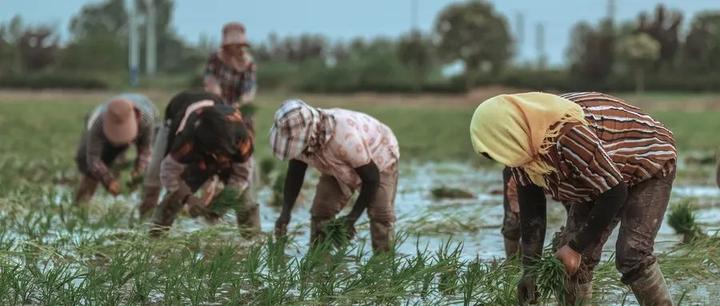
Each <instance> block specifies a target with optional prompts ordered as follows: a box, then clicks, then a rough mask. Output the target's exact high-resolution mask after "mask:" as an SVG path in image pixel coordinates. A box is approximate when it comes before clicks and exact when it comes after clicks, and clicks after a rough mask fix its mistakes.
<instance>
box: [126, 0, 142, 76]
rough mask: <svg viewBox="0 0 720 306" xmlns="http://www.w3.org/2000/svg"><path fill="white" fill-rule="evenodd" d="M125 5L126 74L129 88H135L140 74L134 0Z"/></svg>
mask: <svg viewBox="0 0 720 306" xmlns="http://www.w3.org/2000/svg"><path fill="white" fill-rule="evenodd" d="M125 2H126V3H127V8H128V9H127V16H128V40H129V41H128V72H129V74H130V86H133V87H135V86H137V84H138V77H139V73H140V69H139V68H140V67H139V66H140V44H139V41H138V39H139V38H140V37H139V36H138V18H137V9H136V7H135V0H129V1H125Z"/></svg>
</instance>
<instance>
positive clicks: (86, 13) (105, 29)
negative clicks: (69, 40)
mask: <svg viewBox="0 0 720 306" xmlns="http://www.w3.org/2000/svg"><path fill="white" fill-rule="evenodd" d="M123 2H124V0H106V1H103V2H100V3H94V4H87V5H85V6H83V7H82V9H81V10H80V13H78V14H77V15H75V17H73V18H72V19H71V20H70V33H71V34H72V37H73V40H75V41H80V40H83V39H94V38H97V37H98V36H107V35H110V36H112V37H114V38H115V39H117V40H118V41H125V40H127V28H126V27H125V24H126V22H127V14H126V12H125V5H124V3H123Z"/></svg>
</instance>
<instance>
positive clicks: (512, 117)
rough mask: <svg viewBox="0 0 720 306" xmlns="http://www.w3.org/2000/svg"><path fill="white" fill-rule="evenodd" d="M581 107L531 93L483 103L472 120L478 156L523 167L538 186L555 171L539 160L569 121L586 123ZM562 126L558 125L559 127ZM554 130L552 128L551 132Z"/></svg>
mask: <svg viewBox="0 0 720 306" xmlns="http://www.w3.org/2000/svg"><path fill="white" fill-rule="evenodd" d="M584 115H585V114H584V112H583V110H582V108H581V107H580V106H579V105H577V104H576V103H574V102H572V101H570V100H567V99H565V98H562V97H560V96H557V95H552V94H546V93H540V92H529V93H522V94H509V95H499V96H495V97H492V98H490V99H488V100H486V101H485V102H483V103H482V104H480V105H479V106H478V107H477V109H475V113H474V114H473V117H472V121H470V139H471V140H472V144H473V148H474V149H475V152H476V153H478V154H481V153H487V154H488V155H490V157H491V158H492V159H494V160H496V161H498V162H500V163H502V164H504V165H506V166H509V167H520V168H522V169H523V170H525V172H526V173H527V174H528V175H529V177H530V179H531V180H532V181H533V183H535V184H536V185H538V186H542V187H545V185H546V184H545V180H544V178H543V175H546V174H548V173H550V172H553V171H555V169H554V168H553V167H552V166H551V165H548V164H547V163H545V162H543V161H542V160H540V158H539V156H540V155H541V154H545V153H547V151H548V149H549V148H550V147H551V146H552V145H553V143H550V142H548V139H549V138H554V137H557V136H558V133H559V132H560V129H561V128H562V127H563V126H564V124H565V123H567V122H580V123H582V124H587V121H585V118H584ZM557 123H559V124H557ZM551 127H552V129H551Z"/></svg>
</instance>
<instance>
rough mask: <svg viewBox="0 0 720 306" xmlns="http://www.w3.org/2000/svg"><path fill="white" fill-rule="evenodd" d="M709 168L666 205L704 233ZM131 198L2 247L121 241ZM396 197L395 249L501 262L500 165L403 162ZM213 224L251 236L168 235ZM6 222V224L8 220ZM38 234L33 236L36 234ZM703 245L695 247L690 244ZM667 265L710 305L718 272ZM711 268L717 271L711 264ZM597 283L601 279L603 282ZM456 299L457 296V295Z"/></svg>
mask: <svg viewBox="0 0 720 306" xmlns="http://www.w3.org/2000/svg"><path fill="white" fill-rule="evenodd" d="M710 168H711V167H700V168H697V169H694V170H693V172H692V173H691V172H685V173H683V172H681V174H680V175H679V176H678V180H677V181H676V183H675V186H674V189H673V194H672V200H671V203H670V205H671V207H672V205H675V204H677V203H681V202H684V201H692V202H693V203H694V205H695V206H696V207H697V209H698V210H697V213H696V217H697V221H698V222H699V223H700V225H701V226H702V228H703V229H704V231H705V232H706V233H708V234H713V233H715V231H717V230H718V229H720V189H718V188H717V187H715V186H714V185H713V180H712V173H711V172H712V171H711V169H710ZM275 175H277V172H274V173H272V174H271V176H275ZM317 178H318V176H317V173H315V172H312V171H309V172H308V176H307V178H306V181H305V184H304V188H303V191H302V193H301V196H300V199H299V201H298V204H297V205H296V208H295V210H294V212H293V217H292V221H291V224H290V233H291V235H292V239H293V242H292V243H290V244H288V245H286V247H285V249H284V251H285V254H286V255H287V256H289V257H290V258H296V259H298V260H301V259H302V258H303V257H304V256H305V255H306V254H307V252H308V238H309V232H308V228H309V220H310V214H309V210H310V209H309V208H310V207H309V206H310V203H311V201H312V196H313V193H314V186H315V184H316V182H317ZM270 185H271V184H265V185H262V186H260V187H259V188H258V201H259V202H260V204H261V220H262V230H263V231H264V232H265V233H266V234H271V233H272V230H273V227H274V222H275V218H276V217H277V216H278V214H279V208H277V207H271V206H269V205H268V203H269V202H270V198H271V197H272V190H271V187H270ZM441 186H444V187H450V188H458V189H461V190H464V191H467V192H470V193H471V194H472V197H471V198H465V199H436V198H434V197H433V195H432V193H431V190H433V189H434V188H437V187H441ZM70 190H71V188H70V187H69V186H68V185H59V186H48V187H47V188H46V191H45V192H46V193H45V194H39V195H37V196H38V199H41V201H44V202H47V203H48V205H54V206H55V207H54V208H53V211H55V212H59V213H60V214H63V213H68V214H69V212H64V210H65V209H68V208H67V207H66V206H67V203H69V201H70V198H71V192H70ZM8 198H12V195H7V198H5V199H2V198H0V201H5V202H10V200H8ZM138 201H139V192H134V193H130V194H126V195H124V196H120V197H118V198H111V197H109V196H107V195H106V194H105V193H104V192H99V194H98V195H97V196H96V198H95V200H94V201H93V202H92V203H91V207H90V211H91V213H90V214H91V215H93V216H95V217H94V218H96V219H95V220H91V221H88V223H87V224H85V225H83V226H77V227H75V228H71V226H69V225H67V224H63V226H59V225H57V224H54V223H52V222H50V221H48V223H43V220H44V219H43V217H40V216H35V217H37V219H34V218H33V217H32V213H29V214H28V215H26V216H24V217H23V218H25V219H26V220H25V221H23V222H24V225H23V226H24V227H25V228H23V229H22V233H13V232H12V231H10V232H8V231H5V232H3V233H2V235H1V236H0V244H2V245H3V247H6V246H7V247H8V248H9V247H10V246H11V245H17V244H19V243H22V241H24V240H32V241H33V243H35V244H37V245H35V246H34V247H37V248H42V245H53V246H54V249H53V250H52V252H56V253H65V254H73V253H77V252H79V251H78V250H80V249H81V247H80V246H81V245H82V244H83V243H84V242H83V241H85V240H89V239H95V238H97V237H104V236H106V237H112V238H111V239H108V242H107V244H108V245H111V242H110V240H117V239H120V241H122V239H125V238H123V237H125V236H132V235H134V234H133V233H135V234H137V233H143V232H144V231H145V227H144V225H141V224H138V223H137V221H136V220H135V219H134V218H133V217H131V215H132V214H133V212H134V210H133V209H134V206H135V205H136V203H138ZM395 205H396V213H397V216H398V222H397V224H396V229H397V231H398V232H400V233H401V237H403V240H402V242H401V243H400V245H399V246H398V251H399V252H400V253H401V254H405V255H409V256H413V255H414V254H416V252H417V251H418V248H420V249H427V250H431V251H433V250H439V249H442V248H443V247H445V246H447V245H448V242H450V243H451V244H452V245H453V246H456V245H461V246H462V248H461V249H459V250H460V255H459V257H460V258H461V259H462V260H467V261H472V260H477V259H479V260H480V261H482V262H488V263H492V262H501V261H502V260H503V259H504V250H503V238H502V235H501V234H500V228H501V226H502V216H503V209H502V182H501V169H500V168H478V167H476V166H473V165H471V164H463V163H407V164H403V165H402V166H401V177H400V181H399V187H398V194H397V197H396V203H395ZM548 209H549V212H548V230H547V237H546V244H548V243H549V242H550V241H551V238H552V235H553V234H554V232H555V231H556V230H558V229H559V228H560V226H562V224H563V223H564V219H565V215H564V208H563V207H562V205H560V204H559V203H555V202H549V203H548ZM343 213H345V212H343ZM343 213H341V214H343ZM13 217H15V216H14V215H12V216H10V215H8V212H6V211H0V218H13ZM90 218H91V219H92V218H93V217H90ZM61 219H62V217H61ZM32 227H37V228H38V229H35V228H32ZM6 228H7V227H6ZM213 228H215V229H218V230H219V231H220V232H222V234H221V235H219V236H213V237H214V238H212V239H227V242H229V243H233V244H237V245H242V246H250V245H252V244H253V243H252V242H250V241H246V240H243V239H242V238H240V237H239V235H234V234H233V232H234V217H233V216H232V215H231V214H228V215H226V216H225V218H224V219H223V220H222V221H221V222H220V224H215V225H210V224H206V223H205V222H204V221H202V220H201V219H190V218H188V217H187V216H182V217H180V218H179V219H178V220H177V222H176V223H175V225H174V228H173V229H172V234H171V236H172V237H175V238H178V239H182V237H187V236H191V235H194V234H197V233H201V232H203V231H207V230H208V229H211V230H212V229H213ZM9 229H12V227H10V228H9ZM40 231H44V232H43V234H42V235H40V236H34V235H33V233H35V232H40ZM615 235H616V234H613V236H612V237H611V238H610V240H609V241H608V243H607V244H606V246H605V252H604V254H603V257H604V258H605V259H606V260H607V262H606V263H603V264H601V266H602V267H601V268H600V269H601V270H602V271H603V272H602V273H603V275H605V276H607V275H609V276H608V277H604V280H603V282H606V283H607V282H612V280H613V279H617V273H615V272H614V269H613V268H612V267H613V265H612V256H613V249H614V241H615V237H616V236H615ZM38 237H40V238H39V239H38ZM60 240H62V241H60ZM129 240H131V239H129ZM356 240H359V241H360V242H361V243H364V245H365V248H366V249H369V245H370V243H369V233H368V226H367V218H366V217H365V216H364V217H363V218H361V219H360V221H359V226H358V238H357V239H356ZM656 241H657V243H656V251H657V252H671V251H673V250H674V248H675V247H676V246H677V245H678V244H679V243H680V242H681V241H682V237H681V236H679V235H677V234H675V233H674V231H673V230H672V229H671V228H670V227H669V226H668V225H667V222H664V224H663V226H662V228H661V229H660V233H659V235H658V238H657V240H656ZM128 243H129V242H128ZM101 244H102V243H101ZM366 251H368V250H366ZM702 251H703V250H697V251H696V252H702ZM4 256H10V258H11V259H12V260H13V261H15V262H18V261H19V262H22V261H23V260H26V259H23V258H21V257H17V256H13V254H4ZM98 256H101V255H98ZM101 257H102V256H101ZM700 258H702V256H700ZM715 260H717V259H715ZM676 261H677V260H676ZM674 262H675V261H674ZM678 265H682V261H679V264H678ZM673 269H675V270H676V271H679V272H670V273H671V274H672V275H673V276H678V275H679V276H680V277H675V278H674V279H670V278H669V284H670V285H671V288H672V290H673V295H674V297H675V298H677V299H682V301H683V304H692V305H710V304H712V303H711V301H710V299H711V298H712V297H714V296H718V295H720V290H718V289H720V284H718V282H717V280H716V281H712V280H711V281H707V280H703V282H702V283H698V282H697V281H696V279H695V278H693V276H692V275H687V276H683V274H682V266H679V267H673ZM599 273H601V272H599ZM714 273H716V274H715V275H717V271H715V272H714ZM666 274H667V272H666ZM608 279H609V280H610V281H608ZM0 282H1V280H0ZM0 285H1V284H0ZM599 286H602V284H600V285H599ZM0 289H2V288H0ZM596 292H597V291H596ZM596 295H598V297H596V299H598V301H599V302H600V303H602V304H625V305H633V304H634V303H635V302H634V299H633V298H632V294H629V292H628V291H627V289H626V288H624V287H623V286H622V285H621V284H619V283H618V282H615V283H614V284H613V285H612V286H610V287H609V288H608V289H607V290H604V291H602V292H601V293H600V294H596ZM153 300H154V301H156V302H157V303H160V302H161V301H164V300H165V297H164V296H162V295H161V294H157V293H156V294H155V295H154V297H153V298H152V299H150V300H149V301H153ZM410 300H412V298H410ZM416 301H417V300H416ZM444 302H446V303H448V304H454V303H455V302H452V301H444ZM457 303H461V302H459V301H457ZM151 304H153V303H151Z"/></svg>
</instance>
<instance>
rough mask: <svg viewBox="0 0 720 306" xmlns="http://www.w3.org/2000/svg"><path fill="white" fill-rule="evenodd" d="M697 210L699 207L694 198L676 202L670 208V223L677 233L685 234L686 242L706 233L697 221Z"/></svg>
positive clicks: (684, 239)
mask: <svg viewBox="0 0 720 306" xmlns="http://www.w3.org/2000/svg"><path fill="white" fill-rule="evenodd" d="M696 211H697V208H695V206H694V205H693V202H692V200H685V201H683V202H680V203H676V204H675V205H673V206H672V208H671V209H670V215H669V216H668V224H669V225H670V227H672V228H673V230H675V232H676V233H678V234H679V235H683V241H684V242H689V241H692V240H695V239H697V238H698V237H703V236H704V235H705V234H704V233H703V231H702V229H701V228H700V226H699V225H698V224H697V223H696V222H695V212H696Z"/></svg>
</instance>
